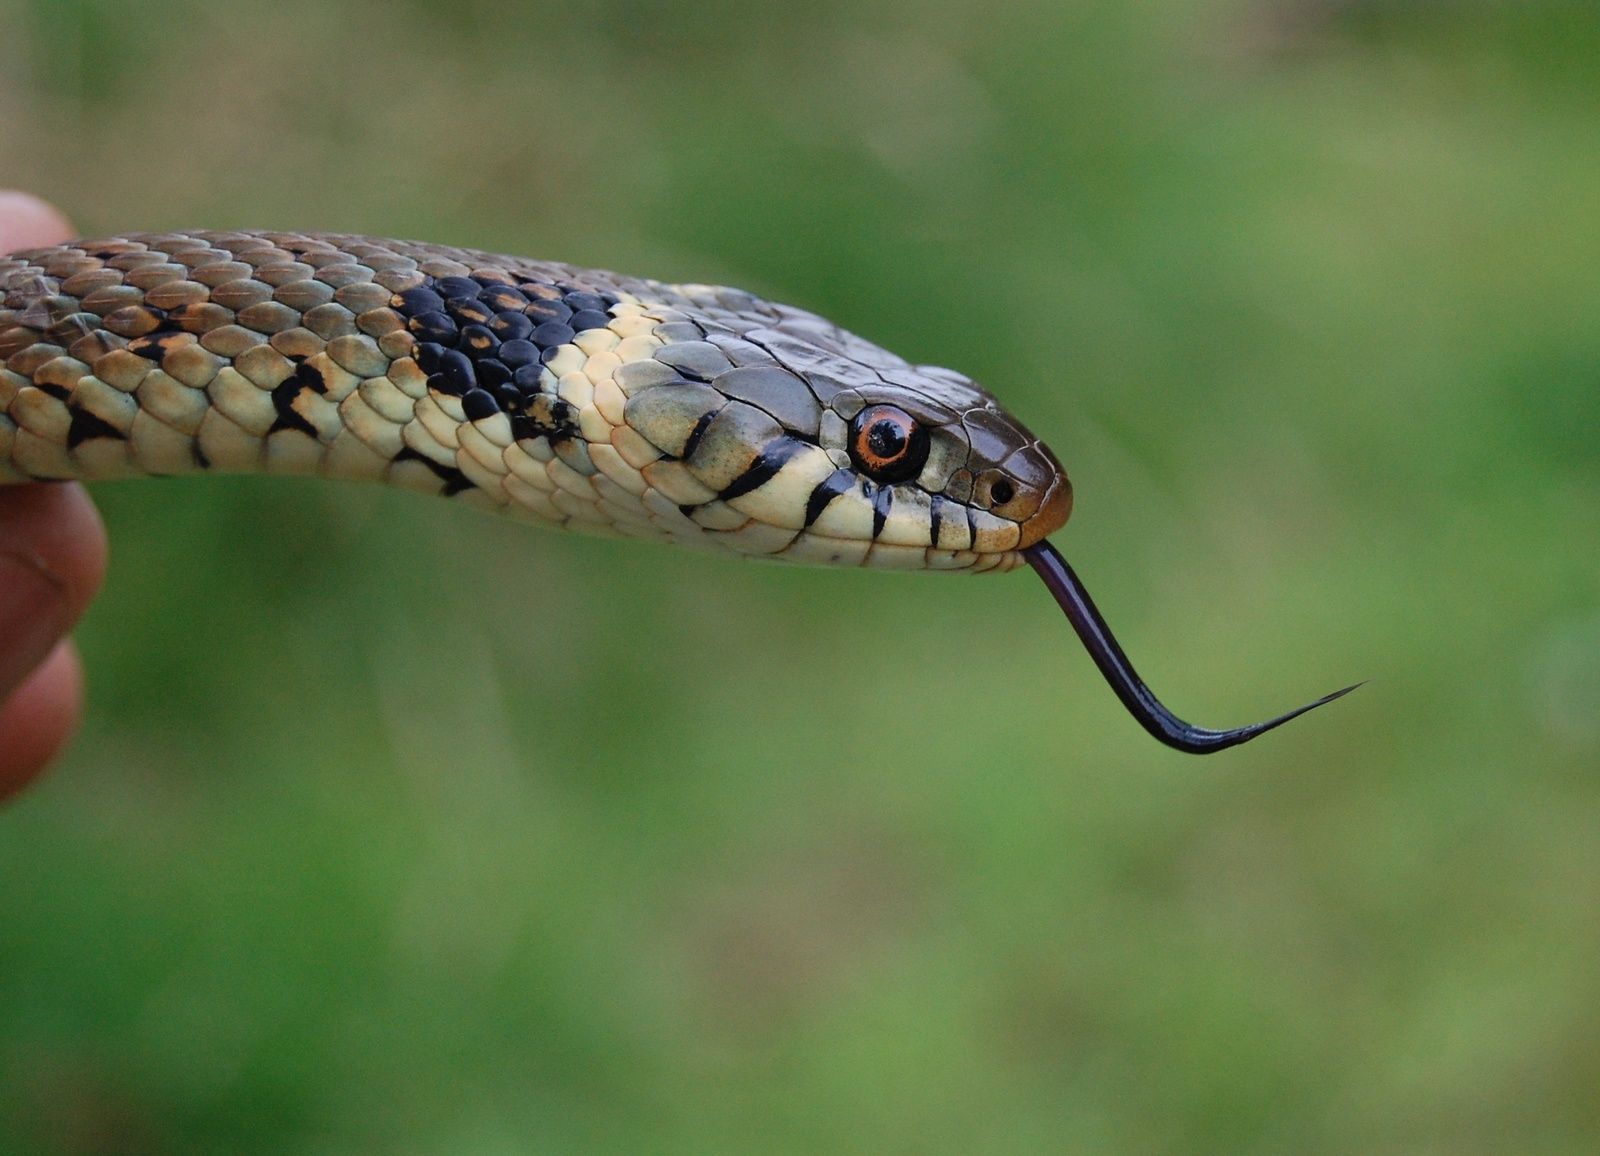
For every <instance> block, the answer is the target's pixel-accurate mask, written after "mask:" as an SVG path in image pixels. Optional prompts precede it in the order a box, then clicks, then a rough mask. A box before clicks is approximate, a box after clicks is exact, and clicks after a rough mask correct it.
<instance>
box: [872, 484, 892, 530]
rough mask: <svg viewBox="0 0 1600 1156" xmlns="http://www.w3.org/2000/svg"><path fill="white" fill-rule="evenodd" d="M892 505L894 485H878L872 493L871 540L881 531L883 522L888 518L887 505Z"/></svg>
mask: <svg viewBox="0 0 1600 1156" xmlns="http://www.w3.org/2000/svg"><path fill="white" fill-rule="evenodd" d="M892 505H894V487H893V486H879V487H878V492H877V493H875V494H873V495H872V540H873V541H874V542H876V541H877V540H878V535H879V534H881V533H883V524H884V523H885V522H887V521H888V520H889V507H890V506H892Z"/></svg>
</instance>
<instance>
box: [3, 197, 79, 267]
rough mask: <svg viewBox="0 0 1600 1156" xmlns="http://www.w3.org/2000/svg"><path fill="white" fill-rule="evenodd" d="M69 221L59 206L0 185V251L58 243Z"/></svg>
mask: <svg viewBox="0 0 1600 1156" xmlns="http://www.w3.org/2000/svg"><path fill="white" fill-rule="evenodd" d="M71 237H72V225H71V223H70V222H68V220H67V218H66V217H65V216H63V215H62V213H61V211H60V210H59V209H56V208H55V207H54V206H52V205H50V204H47V203H46V202H44V201H41V200H40V199H39V198H38V197H36V196H34V195H33V194H32V193H24V192H19V191H18V190H16V189H0V253H11V252H14V251H16V250H18V249H37V248H42V247H43V246H45V245H59V244H60V243H61V242H62V241H65V240H68V239H70V238H71Z"/></svg>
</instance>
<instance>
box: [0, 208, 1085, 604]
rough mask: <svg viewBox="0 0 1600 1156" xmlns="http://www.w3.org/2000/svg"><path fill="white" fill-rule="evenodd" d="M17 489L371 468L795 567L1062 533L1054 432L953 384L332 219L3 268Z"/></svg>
mask: <svg viewBox="0 0 1600 1156" xmlns="http://www.w3.org/2000/svg"><path fill="white" fill-rule="evenodd" d="M0 365H3V367H4V368H3V369H0V482H25V481H34V480H43V479H84V480H94V479H101V478H113V477H124V476H129V475H172V474H186V473H193V472H196V471H207V470H212V471H230V472H251V471H263V472H268V473H292V474H308V473H309V474H319V475H324V476H327V477H336V478H355V479H368V480H374V481H383V482H388V483H392V484H395V485H399V486H403V487H406V488H408V489H415V490H422V491H426V492H429V493H436V494H443V495H446V496H448V497H450V498H452V499H453V500H456V501H461V502H468V503H471V504H473V505H477V506H481V507H484V508H486V509H490V510H495V511H501V512H505V513H508V514H513V515H516V516H519V517H522V518H525V519H529V520H532V521H535V522H539V523H544V524H548V525H552V526H561V527H567V528H571V529H577V530H584V531H591V532H600V533H612V534H622V535H628V536H633V537H641V538H655V539H662V540H668V541H673V542H678V543H682V544H687V545H691V546H698V547H704V548H710V549H718V550H727V551H733V552H736V553H739V554H744V555H759V556H766V557H771V558H777V559H784V560H789V561H796V562H809V563H820V564H837V565H866V566H881V567H893V568H915V569H939V570H966V571H974V572H976V571H986V570H1006V569H1011V568H1013V567H1015V566H1016V565H1018V564H1019V563H1020V562H1021V560H1022V554H1021V551H1022V550H1023V549H1024V548H1026V547H1028V546H1030V545H1031V544H1032V543H1034V542H1037V541H1039V540H1040V539H1042V538H1043V537H1044V536H1045V535H1046V534H1048V533H1050V532H1051V531H1052V530H1054V529H1056V528H1058V527H1059V526H1060V525H1061V524H1062V523H1064V522H1065V521H1066V518H1067V515H1068V513H1069V512H1070V509H1071V487H1070V485H1069V484H1068V482H1067V479H1066V475H1065V473H1064V472H1063V471H1062V469H1061V467H1060V465H1059V463H1057V461H1056V459H1055V458H1054V457H1053V456H1052V455H1051V453H1050V452H1049V450H1047V449H1046V448H1045V447H1044V446H1043V445H1041V444H1040V442H1039V441H1038V439H1037V438H1035V437H1034V436H1033V435H1032V434H1030V433H1029V432H1028V431H1027V429H1026V428H1025V427H1023V426H1022V424H1021V423H1020V422H1018V421H1017V420H1016V419H1015V418H1013V417H1011V416H1010V415H1009V414H1008V413H1006V412H1005V410H1004V409H1002V408H1001V406H1000V405H999V404H998V403H997V402H996V401H995V399H994V398H993V397H992V396H991V395H990V394H989V393H987V392H985V391H984V390H982V389H981V388H979V387H978V386H977V385H975V384H974V383H973V382H971V381H970V380H969V379H967V378H965V377H963V376H961V375H960V374H956V373H953V372H951V371H949V370H944V369H938V368H934V367H928V366H914V365H910V364H908V363H907V362H906V361H904V360H902V359H901V358H899V357H896V356H895V355H893V354H891V353H889V352H887V351H885V350H883V349H880V348H878V347H877V346H875V345H872V344H870V343H869V342H867V341H864V340H862V339H861V338H859V337H856V336H854V335H853V334H851V333H848V332H846V331H844V330H843V329H840V328H838V327H837V326H834V325H832V324H830V323H829V322H827V321H825V320H823V319H821V318H819V317H817V316H815V315H813V314H811V313H807V312H805V311H803V310H800V309H796V308H792V307H790V306H786V305H780V304H776V303H773V302H770V301H766V300H763V299H761V298H759V297H755V296H753V295H751V294H749V293H744V292H740V291H738V290H734V289H728V288H724V287H720V286H710V285H671V284H664V283H661V282H658V281H652V280H647V279H643V278H635V277H626V276H620V275H617V274H614V273H608V272H604V271H600V270H592V269H582V268H576V267H573V266H569V265H564V264H559V263H555V262H548V261H534V260H525V259H522V258H517V257H508V256H501V255H496V254H491V253H484V252H479V251H476V250H470V249H457V248H449V247H443V246H438V245H428V244H421V243H416V242H409V241H394V240H382V239H377V238H372V237H359V236H344V235H334V234H322V233H277V232H204V231H202V232H185V233H161V234H153V233H137V234H129V235H127V236H121V237H108V238H98V239H86V240H79V241H73V242H71V243H68V244H65V245H59V246H55V247H52V248H47V249H37V250H30V251H25V252H21V253H17V254H14V255H12V256H10V257H5V258H0Z"/></svg>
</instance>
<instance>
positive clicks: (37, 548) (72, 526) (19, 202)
mask: <svg viewBox="0 0 1600 1156" xmlns="http://www.w3.org/2000/svg"><path fill="white" fill-rule="evenodd" d="M71 236H72V229H71V227H70V226H69V225H68V224H67V221H66V218H65V217H63V216H62V215H61V214H60V213H59V212H57V211H56V210H55V209H53V208H51V207H50V206H49V205H47V204H45V203H44V202H43V201H40V200H38V199H37V198H35V197H32V196H29V195H28V194H26V193H19V192H7V191H0V253H9V252H12V251H14V250H17V249H29V248H35V247H38V246H43V245H54V244H58V243H59V242H61V241H65V240H67V239H68V238H70V237H71ZM105 562H106V539H105V529H104V527H103V526H102V525H101V522H100V515H99V514H98V513H96V511H95V508H94V505H93V503H91V502H90V501H89V497H88V495H87V494H85V493H84V491H83V489H82V488H81V487H79V486H76V485H61V484H56V483H50V484H42V485H32V486H14V487H10V486H8V487H0V702H3V705H0V799H5V798H8V797H9V796H11V795H14V794H15V793H16V792H17V791H19V790H21V789H22V788H23V787H24V786H26V785H27V784H28V783H30V782H31V781H33V779H35V778H36V777H37V776H38V775H39V773H40V772H41V771H43V770H44V768H45V767H46V766H47V765H48V764H49V763H50V761H51V760H52V759H53V758H54V757H55V756H56V755H57V754H58V753H59V752H60V750H61V748H62V746H63V745H64V744H65V743H66V741H67V739H68V737H69V736H70V735H71V733H72V730H73V728H74V727H75V726H76V725H77V722H78V716H79V713H80V711H81V709H82V698H83V669H82V667H81V665H80V664H79V661H78V654H77V651H76V650H75V649H74V647H73V645H72V642H71V640H70V638H68V632H69V631H71V629H72V626H73V624H74V623H76V622H77V620H78V617H79V616H80V615H81V614H82V613H83V611H84V609H85V608H86V607H87V606H88V605H89V602H90V600H91V599H92V598H93V597H94V595H95V592H96V591H97V590H98V589H99V588H100V580H101V578H102V576H103V575H104V572H105Z"/></svg>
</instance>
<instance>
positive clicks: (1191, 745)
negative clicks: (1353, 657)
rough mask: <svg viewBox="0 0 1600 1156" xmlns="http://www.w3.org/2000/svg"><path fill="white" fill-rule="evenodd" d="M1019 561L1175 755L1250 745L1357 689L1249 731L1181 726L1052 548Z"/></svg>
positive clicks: (1031, 551)
mask: <svg viewBox="0 0 1600 1156" xmlns="http://www.w3.org/2000/svg"><path fill="white" fill-rule="evenodd" d="M1022 556H1023V557H1024V558H1025V559H1026V560H1027V562H1028V565H1030V566H1032V567H1033V568H1034V570H1035V571H1036V572H1037V573H1038V575H1039V577H1040V578H1042V579H1044V584H1045V586H1046V587H1048V588H1049V590H1050V593H1051V595H1052V596H1053V597H1054V598H1055V600H1056V603H1057V604H1058V605H1059V606H1060V607H1061V609H1062V611H1063V612H1064V613H1065V614H1066V616H1067V621H1068V622H1070V623H1072V628H1073V630H1075V631H1077V634H1078V637H1079V639H1081V640H1082V642H1083V645H1084V648H1085V649H1087V650H1088V652H1089V657H1090V658H1092V659H1094V663H1095V665H1096V666H1098V667H1099V668H1100V673H1101V674H1103V675H1104V676H1105V679H1106V681H1107V682H1108V683H1110V684H1111V689H1112V690H1113V691H1115V692H1116V695H1117V697H1118V698H1119V699H1121V700H1122V705H1123V706H1125V707H1127V708H1128V712H1129V713H1130V714H1132V715H1133V717H1134V718H1135V719H1137V720H1138V721H1139V725H1140V726H1142V727H1144V729H1145V730H1147V731H1149V732H1150V733H1151V734H1152V735H1154V736H1155V737H1156V738H1157V739H1159V740H1161V741H1162V742H1163V743H1165V744H1166V745H1167V746H1169V747H1173V748H1175V749H1176V750H1180V751H1187V752H1189V753H1190V754H1196V755H1205V754H1211V753H1212V752H1214V751H1221V750H1226V749H1227V748H1228V747H1236V746H1238V745H1239V744H1240V743H1247V742H1249V741H1250V740H1251V739H1253V738H1255V737H1256V736H1257V735H1262V734H1265V733H1266V732H1267V731H1270V730H1272V729H1273V728H1274V727H1280V726H1282V725H1283V724H1284V723H1286V722H1288V721H1289V720H1290V719H1293V718H1298V717H1299V716H1301V715H1303V714H1305V713H1306V712H1307V711H1310V710H1315V709H1316V708H1317V707H1319V706H1322V705H1324V704H1325V703H1330V702H1332V701H1333V700H1334V699H1336V698H1343V697H1344V696H1345V695H1347V694H1349V693H1350V692H1351V691H1352V690H1355V689H1356V687H1358V686H1360V685H1361V683H1359V682H1358V683H1356V684H1354V685H1353V686H1347V687H1345V688H1344V689H1343V690H1336V691H1334V692H1333V693H1332V694H1326V695H1323V696H1322V697H1321V698H1319V699H1317V700H1316V701H1315V702H1309V703H1307V704H1306V705H1305V706H1302V707H1298V708H1296V709H1295V710H1292V711H1289V712H1288V713H1287V714H1281V715H1279V716H1278V717H1277V718H1274V719H1268V720H1267V721H1266V722H1259V723H1254V724H1252V725H1250V726H1243V727H1236V728H1234V729H1233V730H1224V731H1217V730H1210V729H1208V728H1206V727H1199V726H1195V725H1194V724H1193V723H1187V722H1184V721H1183V720H1182V719H1181V718H1179V717H1178V716H1177V715H1175V714H1173V713H1172V712H1171V711H1170V710H1168V709H1167V708H1166V707H1165V706H1163V705H1162V704H1161V701H1160V700H1159V699H1157V698H1156V696H1155V694H1154V692H1153V691H1151V689H1150V688H1149V687H1148V686H1146V685H1145V684H1144V680H1143V679H1141V678H1140V677H1139V673H1138V672H1137V671H1136V670H1134V669H1133V663H1131V662H1129V661H1128V656H1127V655H1126V654H1124V653H1123V651H1122V647H1121V646H1120V645H1118V643H1117V640H1116V637H1115V636H1114V635H1113V634H1112V633H1111V628H1110V627H1109V626H1107V625H1106V622H1105V619H1104V618H1102V617H1101V616H1100V611H1099V609H1098V608H1097V607H1096V606H1095V604H1094V600H1093V599H1091V598H1090V597H1089V591H1088V590H1086V589H1084V586H1083V583H1082V581H1080V580H1079V578H1078V576H1077V574H1075V573H1073V570H1072V567H1071V566H1069V565H1067V560H1066V559H1065V558H1063V557H1062V556H1061V554H1060V553H1059V552H1058V551H1057V550H1056V548H1055V547H1054V546H1052V545H1050V543H1049V542H1046V541H1039V542H1035V543H1034V544H1033V545H1031V546H1029V547H1027V548H1026V549H1024V550H1023V551H1022Z"/></svg>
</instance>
